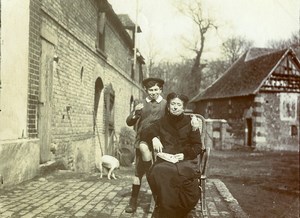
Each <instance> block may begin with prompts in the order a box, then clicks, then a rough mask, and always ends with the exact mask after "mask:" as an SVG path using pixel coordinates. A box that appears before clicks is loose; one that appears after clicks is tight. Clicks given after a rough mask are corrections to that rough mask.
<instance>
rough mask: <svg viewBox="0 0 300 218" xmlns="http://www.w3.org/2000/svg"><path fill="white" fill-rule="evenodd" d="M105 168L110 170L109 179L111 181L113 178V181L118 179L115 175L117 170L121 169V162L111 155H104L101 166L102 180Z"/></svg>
mask: <svg viewBox="0 0 300 218" xmlns="http://www.w3.org/2000/svg"><path fill="white" fill-rule="evenodd" d="M103 167H104V168H106V169H108V174H107V178H108V179H110V177H112V178H113V179H117V178H116V176H115V173H114V170H115V169H118V168H120V162H119V160H118V159H117V158H115V157H113V156H111V155H103V156H102V157H101V160H100V164H99V171H100V178H102V177H103Z"/></svg>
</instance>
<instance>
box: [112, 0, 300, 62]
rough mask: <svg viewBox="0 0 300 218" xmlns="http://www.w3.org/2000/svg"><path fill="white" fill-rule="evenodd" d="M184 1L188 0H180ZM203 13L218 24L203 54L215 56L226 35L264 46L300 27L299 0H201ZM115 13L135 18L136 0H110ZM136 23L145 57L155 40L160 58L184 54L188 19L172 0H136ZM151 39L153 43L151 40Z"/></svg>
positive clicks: (189, 26)
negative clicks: (207, 14) (140, 29)
mask: <svg viewBox="0 0 300 218" xmlns="http://www.w3.org/2000/svg"><path fill="white" fill-rule="evenodd" d="M181 1H187V0H181ZM203 1H204V3H203V7H204V8H205V12H207V13H209V15H210V17H213V18H214V19H215V21H216V23H217V25H218V26H219V28H218V32H214V31H213V32H211V33H210V34H209V35H207V37H206V39H207V44H206V55H207V56H208V57H211V58H214V57H217V56H218V55H219V54H220V53H219V47H220V44H221V43H222V41H224V40H225V39H226V38H228V37H229V36H232V35H234V36H244V37H246V38H247V39H248V40H253V41H254V46H256V47H264V46H266V45H267V42H268V41H269V40H277V39H286V38H289V37H290V36H291V34H292V33H293V32H298V33H299V29H300V24H299V22H300V15H299V13H300V0H203ZM109 2H110V4H111V5H112V7H113V9H114V10H115V12H116V13H117V14H120V13H125V14H128V15H129V16H130V17H131V19H132V20H133V21H135V20H136V3H137V0H109ZM138 4H139V7H138V8H139V10H138V11H139V13H138V23H139V25H140V26H141V28H142V31H143V32H142V33H140V34H139V36H138V46H139V47H140V50H141V51H142V54H143V56H144V57H147V53H148V48H149V46H150V44H151V43H152V44H153V42H154V44H155V50H157V51H158V53H159V56H160V58H159V59H175V58H176V57H178V56H179V55H182V54H186V55H190V54H191V53H186V51H185V49H183V43H182V36H183V35H193V30H192V26H191V21H190V20H189V19H188V18H187V17H185V16H184V15H182V14H180V13H179V12H178V10H177V9H176V8H175V7H174V0H138ZM151 41H152V42H151Z"/></svg>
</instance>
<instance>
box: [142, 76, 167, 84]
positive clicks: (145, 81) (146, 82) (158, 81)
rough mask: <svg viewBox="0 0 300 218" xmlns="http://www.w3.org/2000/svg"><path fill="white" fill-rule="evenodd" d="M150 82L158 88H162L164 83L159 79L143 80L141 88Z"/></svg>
mask: <svg viewBox="0 0 300 218" xmlns="http://www.w3.org/2000/svg"><path fill="white" fill-rule="evenodd" d="M152 81H153V82H155V83H157V84H158V85H160V86H163V85H164V83H165V81H163V80H162V79H160V78H154V77H149V78H147V79H144V80H143V82H142V84H143V86H147V84H148V83H149V82H152Z"/></svg>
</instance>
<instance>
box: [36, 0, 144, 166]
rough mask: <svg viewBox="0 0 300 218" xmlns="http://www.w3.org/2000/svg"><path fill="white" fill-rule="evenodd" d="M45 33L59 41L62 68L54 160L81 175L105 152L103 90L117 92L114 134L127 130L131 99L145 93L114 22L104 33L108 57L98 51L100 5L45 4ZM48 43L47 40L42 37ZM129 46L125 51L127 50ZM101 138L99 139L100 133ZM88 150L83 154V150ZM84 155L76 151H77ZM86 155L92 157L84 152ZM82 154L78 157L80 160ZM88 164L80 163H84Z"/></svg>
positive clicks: (56, 86) (57, 71)
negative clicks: (98, 85)
mask: <svg viewBox="0 0 300 218" xmlns="http://www.w3.org/2000/svg"><path fill="white" fill-rule="evenodd" d="M42 4H43V5H42V14H43V16H42V28H43V29H46V30H47V32H49V33H51V34H52V36H48V37H50V38H51V37H55V38H57V42H56V44H55V53H56V55H57V57H58V63H57V65H56V66H55V67H54V70H53V95H52V98H53V99H52V101H53V107H52V136H51V138H52V146H53V147H55V149H56V152H55V155H56V159H60V160H63V161H64V162H65V163H66V164H67V165H68V166H69V167H70V168H72V169H78V167H76V166H79V165H80V166H81V167H79V168H80V170H81V171H87V170H90V169H91V168H92V167H93V166H94V164H93V163H94V161H95V160H94V159H93V158H91V156H93V155H95V150H96V149H97V148H99V147H100V145H101V146H102V147H103V148H104V153H105V152H106V151H108V150H110V149H109V148H107V147H105V146H108V145H105V135H106V134H107V132H106V130H107V128H106V127H105V108H104V96H103V93H104V90H105V88H106V87H108V86H110V85H111V87H112V89H113V90H114V92H115V101H114V102H115V103H114V110H113V111H114V122H115V123H114V126H115V131H116V135H118V132H119V131H120V129H121V127H123V126H126V123H125V120H126V117H127V116H128V114H129V109H130V104H129V103H130V98H131V96H133V97H134V98H139V97H141V95H142V90H141V88H140V86H139V84H138V83H137V82H135V81H132V80H131V78H130V74H131V72H130V69H131V63H130V62H129V61H128V60H130V59H131V58H132V57H131V56H130V55H131V53H130V49H131V48H129V47H128V45H127V44H126V43H125V42H123V41H122V36H121V35H119V33H118V30H116V29H114V23H113V22H111V23H110V20H108V21H107V22H108V23H107V28H106V30H107V32H106V39H107V41H106V43H105V44H106V49H105V53H106V55H107V58H105V57H103V56H102V55H101V54H99V53H98V52H97V51H96V47H95V43H96V31H97V11H98V9H97V4H96V3H95V2H94V1H92V0H90V1H81V0H64V1H53V0H45V1H43V2H42ZM44 37H46V38H47V36H44ZM126 46H127V47H126ZM98 78H100V79H101V80H102V82H103V86H104V89H103V90H102V92H101V96H100V102H99V108H98V113H97V127H98V129H97V131H95V132H94V128H93V125H94V123H93V115H94V92H95V81H96V79H98ZM98 133H99V139H100V143H99V140H98V135H97V134H98ZM79 145H84V146H86V149H83V148H82V146H79ZM79 150H80V151H81V152H78V151H79ZM83 152H88V154H87V153H83ZM78 155H80V158H79V156H78ZM87 157H89V158H88V159H89V160H88V161H89V162H90V163H89V164H79V163H76V161H78V160H81V161H82V159H84V160H85V161H87Z"/></svg>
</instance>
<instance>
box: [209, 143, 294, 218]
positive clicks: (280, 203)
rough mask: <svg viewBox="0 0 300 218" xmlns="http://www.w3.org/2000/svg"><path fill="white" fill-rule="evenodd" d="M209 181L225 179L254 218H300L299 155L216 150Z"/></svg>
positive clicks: (213, 151) (230, 189)
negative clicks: (211, 179)
mask: <svg viewBox="0 0 300 218" xmlns="http://www.w3.org/2000/svg"><path fill="white" fill-rule="evenodd" d="M209 178H218V179H221V180H222V181H223V182H224V183H225V184H226V186H227V188H228V189H229V191H230V192H231V194H232V195H233V197H234V198H235V199H236V200H237V201H238V202H239V204H240V206H241V207H242V209H243V210H244V211H245V212H246V213H247V214H249V216H250V217H255V218H256V217H268V218H269V217H272V218H273V217H280V218H286V217H288V218H290V217H293V218H294V217H295V218H296V217H299V194H300V192H299V184H300V183H299V153H298V152H257V151H252V150H250V149H238V150H233V151H216V150H212V153H211V157H210V159H209Z"/></svg>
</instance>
